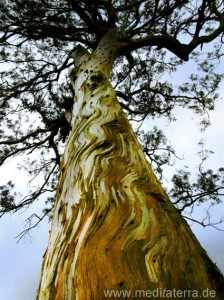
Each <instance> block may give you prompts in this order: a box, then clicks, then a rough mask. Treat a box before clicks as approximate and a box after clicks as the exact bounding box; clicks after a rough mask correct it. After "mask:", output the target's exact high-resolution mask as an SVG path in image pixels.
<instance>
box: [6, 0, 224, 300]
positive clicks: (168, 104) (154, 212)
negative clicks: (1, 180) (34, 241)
mask: <svg viewBox="0 0 224 300" xmlns="http://www.w3.org/2000/svg"><path fill="white" fill-rule="evenodd" d="M0 8H1V13H0V14H1V18H0V26H1V27H0V28H1V29H0V30H1V38H0V42H1V52H0V54H1V63H2V66H3V70H2V71H1V91H0V97H1V124H2V128H3V129H4V130H3V129H1V131H0V135H1V141H0V144H1V145H2V150H1V164H3V163H4V162H5V161H7V159H10V158H12V157H15V156H18V155H21V154H23V153H25V154H27V155H28V159H27V161H26V162H23V163H21V166H22V167H25V168H26V169H27V170H28V172H29V173H30V175H31V176H33V177H34V178H36V177H38V176H39V175H40V174H44V175H43V182H42V183H41V184H40V185H39V187H38V188H37V189H35V190H31V192H30V194H29V195H28V196H25V197H24V198H23V199H21V201H20V202H18V201H16V197H14V195H13V194H12V193H11V188H12V187H13V183H12V182H11V181H10V182H9V183H8V184H7V185H5V186H2V187H1V190H2V196H1V214H2V215H3V214H5V213H7V212H12V211H18V210H19V209H21V208H23V207H26V206H28V205H30V204H31V203H32V202H34V201H35V200H37V199H38V198H40V197H41V195H42V194H43V193H45V192H47V193H48V194H49V193H53V192H54V191H55V189H56V186H57V192H56V197H55V198H54V197H53V196H50V197H49V199H48V201H49V202H51V203H52V204H53V205H54V209H53V211H52V209H50V208H49V209H45V211H44V214H43V216H41V217H39V220H41V219H42V218H43V217H44V216H45V215H47V214H49V213H52V226H51V231H50V237H49V244H48V247H47V251H46V253H45V255H44V261H43V266H42V274H41V281H40V287H39V291H38V299H45V300H47V299H66V300H67V299H104V298H105V297H106V294H105V293H107V292H108V291H109V292H111V291H112V290H113V291H114V292H115V291H117V292H118V291H120V290H121V292H122V291H123V292H125V291H126V292H127V291H129V292H130V293H131V295H132V296H133V297H135V298H136V299H137V298H141V297H144V296H145V295H144V291H149V290H150V291H153V290H156V289H168V290H173V289H177V290H180V292H183V291H184V290H188V294H187V297H188V299H193V298H196V296H197V295H196V294H195V293H198V297H199V298H201V296H203V295H204V294H202V292H203V290H209V292H213V291H212V290H214V293H216V298H215V299H223V286H224V284H223V283H224V280H223V276H222V275H221V274H220V271H219V270H218V268H217V267H216V266H215V264H213V263H212V261H211V260H210V259H209V257H208V256H207V254H206V252H205V251H204V250H203V249H202V247H201V246H200V244H199V242H198V241H197V240H196V238H195V236H194V235H193V233H192V232H191V230H190V228H189V226H188V225H187V223H186V221H185V220H184V218H183V217H182V216H181V213H182V211H184V209H185V208H186V207H188V206H190V205H192V204H195V203H196V202H203V201H205V200H207V199H208V198H211V199H212V201H213V202H219V201H220V196H221V195H222V191H223V179H222V174H223V168H220V170H219V173H218V174H215V173H214V172H213V171H211V170H208V171H205V170H203V169H202V168H201V169H200V174H199V176H198V181H197V182H196V183H194V184H193V185H190V184H189V174H188V173H186V172H180V173H179V174H178V175H175V176H174V178H173V182H174V187H173V189H171V194H172V195H173V199H174V201H175V203H176V205H177V208H175V206H174V205H173V204H172V202H171V200H170V199H169V197H168V195H167V193H166V192H165V191H164V189H163V188H162V187H161V184H160V183H159V181H158V179H157V178H156V176H155V174H154V172H153V170H152V167H151V165H150V164H149V162H148V159H147V158H146V156H145V154H147V155H148V157H149V160H150V161H151V163H152V164H154V166H155V168H156V171H157V173H159V174H161V173H162V167H163V166H164V165H166V164H168V163H169V159H170V155H171V154H172V153H174V151H173V149H172V148H171V147H170V146H167V147H166V150H167V152H166V154H163V155H161V156H160V155H158V153H157V152H156V149H157V148H158V147H159V146H160V145H161V143H165V144H166V140H165V137H164V136H163V134H162V133H161V131H160V130H158V129H156V128H155V130H154V132H149V133H144V132H140V131H138V132H137V133H136V134H134V131H133V129H132V127H131V125H130V123H129V121H128V119H129V120H130V119H135V120H137V121H140V122H142V121H144V120H145V119H146V118H152V119H153V118H156V117H160V116H166V117H167V118H170V119H171V120H172V117H173V115H172V114H173V110H174V108H175V107H178V106H180V107H184V108H186V109H192V110H194V111H195V112H196V113H198V114H200V115H206V114H207V113H208V112H209V111H210V110H212V109H214V104H215V100H216V99H217V93H216V90H217V87H218V84H219V82H220V81H221V79H222V75H221V74H218V73H216V72H215V66H216V63H218V62H219V61H220V60H221V59H222V39H223V33H224V5H223V1H215V0H214V1H213V0H212V1H208V0H202V1H186V0H180V1H166V0H161V1H160V0H155V1H145V0H139V1H138V0H136V1H122V0H119V1H117V0H115V1H106V0H96V1H94V2H93V3H91V2H90V1H85V0H83V1H78V0H61V1H56V0H55V1H53V0H52V1H50V0H44V1H39V0H36V1H30V0H26V1H24V0H23V1H11V0H8V1H6V0H1V1H0ZM207 43H213V46H214V49H212V50H211V51H210V52H207V53H206V52H204V50H203V49H204V48H206V44H207ZM200 53H202V56H200ZM189 59H194V60H195V61H196V62H197V63H198V67H199V68H200V70H201V71H202V72H203V75H201V76H198V75H195V74H194V75H192V76H191V78H190V79H191V80H190V81H188V82H187V83H184V84H182V85H180V86H178V87H177V86H176V85H175V83H172V82H169V76H167V74H173V73H174V72H175V71H176V69H177V68H178V66H179V65H183V64H184V63H185V64H187V61H188V60H189ZM3 63H4V64H3ZM5 63H7V65H5ZM202 123H203V124H204V125H205V126H206V125H207V120H206V119H203V120H202ZM136 135H137V137H138V138H139V140H140V142H141V144H142V147H141V146H140V144H139V142H138V140H137V138H136ZM65 142H66V145H65V146H64V144H63V143H65ZM143 150H144V152H145V153H144V152H143ZM62 152H63V155H61V153H62ZM29 155H30V157H31V159H29ZM203 159H205V158H203ZM58 173H60V176H59V177H58ZM34 215H35V214H34ZM139 291H142V293H137V292H139ZM189 291H190V292H189ZM192 291H193V292H192ZM193 293H194V294H193ZM122 295H123V298H125V297H127V295H126V296H125V294H120V297H121V296H122ZM213 295H214V294H213ZM112 296H113V295H112ZM185 296H186V295H185ZM210 296H211V297H212V295H211V294H210ZM182 297H184V296H183V295H182ZM163 298H164V295H160V296H159V299H163Z"/></svg>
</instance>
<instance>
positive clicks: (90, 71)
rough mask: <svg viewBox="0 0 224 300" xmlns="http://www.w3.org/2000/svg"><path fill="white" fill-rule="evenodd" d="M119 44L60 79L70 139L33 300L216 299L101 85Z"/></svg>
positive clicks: (212, 270) (182, 224) (183, 227)
mask: <svg viewBox="0 0 224 300" xmlns="http://www.w3.org/2000/svg"><path fill="white" fill-rule="evenodd" d="M120 46H121V45H120V43H119V42H118V41H117V40H116V35H115V31H114V30H112V31H110V32H109V33H108V34H107V35H106V36H105V37H104V38H103V39H102V41H101V42H100V44H99V46H98V48H97V49H96V50H95V51H94V52H93V53H91V54H90V53H88V52H84V53H83V56H82V57H81V59H78V60H77V64H76V68H75V70H73V71H72V73H71V76H70V77H71V81H72V84H73V88H74V91H75V98H74V108H73V119H72V120H73V121H72V131H71V132H70V136H69V139H68V142H67V145H66V149H65V152H64V155H63V158H62V162H61V167H60V168H61V175H60V180H59V184H58V189H57V195H56V203H55V208H54V216H53V220H52V226H51V231H50V239H49V244H48V247H47V251H46V253H45V255H44V261H43V266H42V274H41V281H40V287H39V292H38V296H37V299H39V300H53V299H55V300H71V299H72V300H74V299H81V300H84V299H87V300H88V299H94V300H95V299H99V300H100V299H105V294H104V292H105V291H106V290H128V291H132V292H133V293H134V292H135V291H136V290H156V289H157V288H161V289H174V288H175V289H178V290H197V291H198V292H199V293H200V292H202V291H203V290H206V289H209V290H215V291H216V298H215V299H223V297H224V293H223V286H224V280H223V276H222V275H221V273H220V272H219V270H218V268H217V267H216V266H215V264H213V263H212V261H211V260H210V259H209V257H208V256H207V254H206V252H205V251H204V250H203V249H202V247H201V246H200V244H199V242H198V241H197V239H196V238H195V236H194V234H193V233H192V232H191V230H190V228H189V226H188V225H187V223H186V221H185V220H184V219H183V218H182V217H181V216H180V214H179V213H178V211H177V210H176V209H175V207H174V206H173V204H172V203H171V201H170V200H169V198H168V196H167V195H166V193H165V192H164V190H163V189H162V187H161V185H160V183H159V182H158V180H157V178H156V176H155V174H154V173H153V171H152V168H151V166H150V165H149V163H148V161H147V160H146V158H145V155H144V153H143V151H142V149H141V147H140V145H139V143H138V141H137V139H136V137H135V135H134V132H133V130H132V128H131V126H130V124H129V122H128V120H127V118H126V115H125V114H124V112H123V111H122V109H121V106H120V104H119V102H118V99H117V97H116V93H115V91H114V89H113V87H112V85H111V83H110V81H109V74H110V71H111V68H112V65H113V63H114V60H115V59H116V55H117V53H118V50H119V47H120ZM133 295H134V294H133ZM138 298H139V299H141V297H140V296H139V297H135V299H138ZM158 299H163V297H160V298H158ZM188 299H191V297H189V298H188ZM192 299H197V298H195V297H194V298H192ZM200 299H201V298H200Z"/></svg>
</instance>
